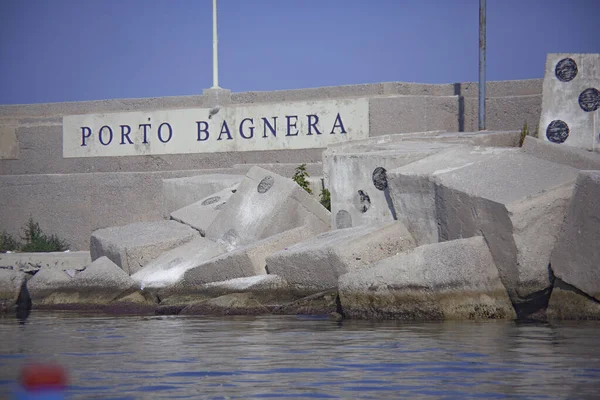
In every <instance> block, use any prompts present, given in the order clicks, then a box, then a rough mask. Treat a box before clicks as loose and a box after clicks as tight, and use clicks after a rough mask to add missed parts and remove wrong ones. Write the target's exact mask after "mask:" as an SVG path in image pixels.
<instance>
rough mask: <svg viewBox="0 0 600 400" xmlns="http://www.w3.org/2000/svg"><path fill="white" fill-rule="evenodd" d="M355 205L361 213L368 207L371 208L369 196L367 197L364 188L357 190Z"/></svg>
mask: <svg viewBox="0 0 600 400" xmlns="http://www.w3.org/2000/svg"><path fill="white" fill-rule="evenodd" d="M355 205H356V208H358V210H359V211H360V212H361V213H366V212H367V211H368V210H369V208H371V198H370V197H369V194H368V193H367V192H365V191H364V190H359V191H358V204H355Z"/></svg>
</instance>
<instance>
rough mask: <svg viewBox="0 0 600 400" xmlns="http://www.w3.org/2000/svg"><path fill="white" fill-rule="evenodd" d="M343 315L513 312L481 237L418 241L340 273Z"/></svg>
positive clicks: (495, 314)
mask: <svg viewBox="0 0 600 400" xmlns="http://www.w3.org/2000/svg"><path fill="white" fill-rule="evenodd" d="M339 294H340V301H341V304H342V308H343V310H344V313H345V315H346V316H347V317H350V318H361V319H400V320H442V319H487V318H514V317H515V313H514V310H513V307H512V305H511V302H510V300H509V298H508V295H507V293H506V289H505V288H504V286H503V285H502V282H501V281H500V276H499V274H498V270H497V268H496V265H495V263H494V260H493V258H492V255H491V254H490V251H489V249H488V247H487V244H486V243H485V240H484V239H483V238H482V237H473V238H469V239H462V240H453V241H449V242H444V243H435V244H430V245H423V246H419V247H417V248H415V249H413V250H410V251H407V252H405V253H402V254H399V255H396V256H392V257H390V258H386V259H383V260H381V261H379V262H378V263H376V264H375V265H373V266H372V267H370V268H363V269H361V270H359V271H354V272H350V273H347V274H345V275H342V276H341V277H340V279H339Z"/></svg>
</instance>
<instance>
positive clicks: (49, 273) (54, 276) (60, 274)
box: [27, 265, 83, 307]
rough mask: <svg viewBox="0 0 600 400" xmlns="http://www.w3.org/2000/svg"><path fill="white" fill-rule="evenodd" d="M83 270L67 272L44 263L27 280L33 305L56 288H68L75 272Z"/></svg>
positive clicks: (39, 302) (40, 301)
mask: <svg viewBox="0 0 600 400" xmlns="http://www.w3.org/2000/svg"><path fill="white" fill-rule="evenodd" d="M81 271H83V268H82V269H80V270H77V269H75V270H71V271H69V272H68V273H67V272H66V271H65V270H63V269H62V268H54V267H52V266H48V265H44V266H42V267H41V268H40V270H39V271H38V272H37V273H36V274H35V275H34V276H33V278H31V279H30V280H29V281H28V282H27V288H28V290H29V295H30V296H31V300H32V303H33V306H34V307H36V306H37V305H39V304H41V303H42V301H43V300H44V299H45V298H46V297H48V296H50V295H51V294H52V293H54V292H55V291H56V290H59V289H62V288H68V287H70V285H71V281H72V280H73V278H74V277H75V275H76V274H78V273H80V272H81Z"/></svg>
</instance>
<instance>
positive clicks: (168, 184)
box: [162, 174, 244, 218]
mask: <svg viewBox="0 0 600 400" xmlns="http://www.w3.org/2000/svg"><path fill="white" fill-rule="evenodd" d="M243 178H244V177H243V176H242V175H227V174H207V175H197V176H189V177H184V178H173V179H163V181H162V183H163V202H164V206H163V210H164V216H165V218H168V217H169V215H170V214H171V213H172V212H173V211H176V210H179V209H181V208H183V207H185V206H189V205H190V204H193V203H195V202H197V201H200V200H203V199H205V198H207V197H209V196H210V195H212V194H213V193H216V192H220V191H221V190H223V189H226V188H228V187H231V186H234V185H237V184H239V183H240V182H241V181H242V179H243Z"/></svg>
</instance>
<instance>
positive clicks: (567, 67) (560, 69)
mask: <svg viewBox="0 0 600 400" xmlns="http://www.w3.org/2000/svg"><path fill="white" fill-rule="evenodd" d="M554 75H556V78H557V79H558V80H559V81H561V82H569V81H572V80H573V79H575V77H576V76H577V63H576V62H575V61H574V60H573V59H572V58H563V59H562V60H560V61H559V62H558V64H556V68H554Z"/></svg>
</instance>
